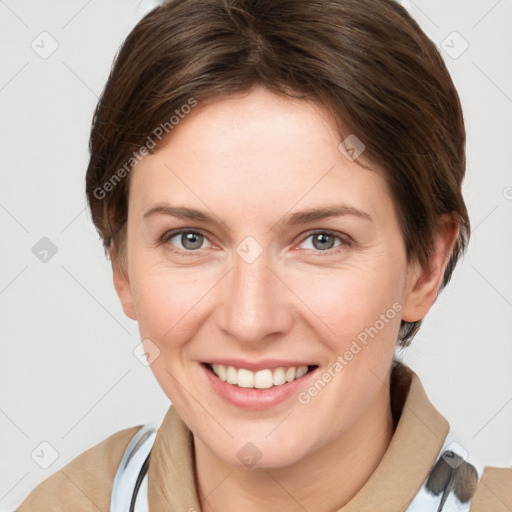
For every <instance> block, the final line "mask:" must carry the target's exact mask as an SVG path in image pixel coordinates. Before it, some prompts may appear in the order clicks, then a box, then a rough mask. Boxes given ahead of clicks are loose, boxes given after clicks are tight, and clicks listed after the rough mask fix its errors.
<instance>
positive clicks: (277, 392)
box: [199, 363, 318, 411]
mask: <svg viewBox="0 0 512 512" xmlns="http://www.w3.org/2000/svg"><path fill="white" fill-rule="evenodd" d="M199 366H200V367H201V371H202V372H203V373H204V374H205V375H206V378H207V379H208V382H209V383H210V385H211V386H212V388H213V389H214V390H215V391H216V392H217V393H218V394H219V395H220V396H221V397H222V398H224V399H225V400H226V401H227V402H229V403H230V404H232V405H236V406H237V407H240V408H242V409H250V410H256V411H258V410H263V409H268V408H270V407H273V406H274V405H277V404H279V403H281V402H284V401H285V400H286V399H288V398H290V397H291V396H293V395H296V394H298V393H299V392H300V390H301V388H304V387H305V385H307V383H308V382H309V380H310V378H311V377H312V375H314V374H315V373H316V371H317V370H318V367H316V368H315V369H313V370H311V371H310V372H308V373H306V374H305V375H303V376H302V377H300V378H298V379H296V380H292V381H291V382H287V383H286V384H282V385H280V386H273V387H271V388H267V389H256V388H240V387H238V386H237V385H236V384H228V383H227V382H224V381H222V380H220V379H219V377H217V375H216V374H215V373H213V372H212V371H211V370H210V369H209V368H207V367H206V365H205V364H204V363H202V364H200V365H199Z"/></svg>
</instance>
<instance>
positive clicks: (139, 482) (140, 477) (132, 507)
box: [129, 450, 151, 512]
mask: <svg viewBox="0 0 512 512" xmlns="http://www.w3.org/2000/svg"><path fill="white" fill-rule="evenodd" d="M150 455H151V450H150V452H149V453H148V456H147V457H146V460H145V461H144V464H142V467H141V468H140V471H139V475H138V476H137V480H136V482H135V487H134V488H133V494H132V500H131V502H130V510H129V512H135V502H136V501H137V495H138V494H139V489H140V486H141V485H142V481H143V480H144V477H145V476H146V473H147V472H148V468H149V456H150Z"/></svg>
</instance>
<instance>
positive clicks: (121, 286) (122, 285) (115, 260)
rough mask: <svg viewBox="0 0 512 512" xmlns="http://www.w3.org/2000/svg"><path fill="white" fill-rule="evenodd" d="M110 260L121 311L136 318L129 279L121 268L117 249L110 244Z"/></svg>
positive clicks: (133, 318)
mask: <svg viewBox="0 0 512 512" xmlns="http://www.w3.org/2000/svg"><path fill="white" fill-rule="evenodd" d="M109 254H110V261H111V262H112V273H113V277H114V287H115V289H116V292H117V296H118V297H119V300H120V301H121V305H122V306H123V311H124V313H125V315H126V316H127V317H128V318H131V319H132V320H137V315H136V313H135V307H134V306H133V297H132V289H131V287H130V281H129V279H128V276H127V274H126V273H125V272H126V270H125V269H123V268H121V264H120V262H119V257H118V255H117V251H116V250H115V248H114V245H113V244H112V245H111V246H110V249H109Z"/></svg>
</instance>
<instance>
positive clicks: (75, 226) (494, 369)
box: [0, 0, 512, 511]
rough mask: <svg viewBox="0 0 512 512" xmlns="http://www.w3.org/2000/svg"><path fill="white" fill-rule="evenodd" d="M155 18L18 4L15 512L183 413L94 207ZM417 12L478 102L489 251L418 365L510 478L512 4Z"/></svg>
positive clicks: (10, 187) (6, 86)
mask: <svg viewBox="0 0 512 512" xmlns="http://www.w3.org/2000/svg"><path fill="white" fill-rule="evenodd" d="M155 4H156V3H155V2H152V1H145V0H137V1H128V0H126V1H121V0H114V1H113V0H110V1H108V2H106V1H101V0H88V1H87V0H60V1H57V0H54V1H46V2H40V1H36V0H0V48H1V58H2V64H1V66H0V108H1V118H0V130H1V132H0V140H1V141H2V146H1V149H2V150H1V153H0V165H1V188H0V225H1V233H2V235H1V236H2V249H3V250H2V253H1V265H0V316H1V330H0V332H1V359H0V365H1V366H0V379H1V380H0V385H1V388H0V389H1V394H0V428H1V436H0V461H1V462H0V464H1V467H0V511H7V510H12V509H13V508H14V507H15V506H17V505H18V504H19V502H20V501H21V500H22V498H24V497H25V495H26V494H27V493H28V492H29V490H31V489H32V488H33V487H34V486H35V485H36V484H37V483H39V482H40V481H42V480H43V479H44V478H46V477H47V476H49V475H50V474H52V473H54V472H55V471H57V470H58V469H59V468H60V467H62V466H64V465H65V464H67V463H68V462H69V461H70V460H71V459H73V458H74V457H76V456H77V455H78V454H80V453H82V452H83V451H85V450H86V449H87V448H89V447H91V446H93V445H95V444H97V443H98V442H100V441H101V440H103V439H105V438H106V437H108V436H109V435H111V434H112V433H114V432H116V431H118V430H121V429H123V428H127V427H130V426H134V425H138V424H142V423H144V422H147V421H150V420H153V419H158V418H161V417H162V415H163V414H164V413H165V411H166V409H167V407H168V406H169V400H168V399H167V397H166V396H165V395H164V393H163V392H162V390H161V389H160V387H159V386H158V384H157V383H156V380H155V379H154V377H153V375H152V374H151V371H150V369H149V368H148V367H146V366H144V365H143V364H141V363H140V361H139V360H138V359H137V358H136V357H135V356H134V354H133V350H134V348H135V347H136V346H137V344H138V343H139V337H138V330H137V326H136V324H135V323H134V322H133V321H131V320H129V319H128V318H126V317H125V316H124V314H123V312H122V309H121V306H120V304H119V303H118V299H117V296H116V295H115V291H114V288H113V285H112V275H111V271H110V266H109V262H108V261H107V260H106V259H105V257H104V255H103V252H102V247H101V243H100V241H99V239H98V236H97V234H96V232H95V230H94V228H93V226H92V223H91V221H90V217H89V214H88V212H87V210H86V208H85V193H84V175H85V169H86V165H87V158H88V153H87V142H88V133H89V127H90V122H91V117H92V112H93V109H94V107H95V105H96V102H97V97H98V95H99V94H100V92H101V90H102V88H103V85H104V83H105V81H106V78H107V76H108V72H109V69H110V66H111V63H112V59H113V57H114V55H115V53H116V51H117V49H118V47H119V45H120V44H121V42H122V41H123V39H124V38H125V37H126V35H127V34H128V32H129V31H130V30H131V28H132V27H133V26H134V25H135V23H136V22H137V21H138V19H140V17H142V16H143V14H144V13H145V12H147V11H148V10H149V9H150V8H152V7H153V6H154V5H155ZM408 4H409V8H410V10H411V12H412V14H413V15H414V17H415V18H416V19H417V20H418V22H419V23H420V24H421V26H422V27H423V29H424V30H425V31H426V32H427V34H428V35H429V36H430V37H431V38H432V39H433V40H434V41H435V42H436V43H437V44H438V45H439V46H440V47H441V48H442V51H443V55H444V56H445V60H446V62H447V65H448V67H449V69H450V72H451V73H452V76H453V79H454V81H455V84H456V86H457V88H458V90H459V93H460V96H461V100H462V104H463V108H464V112H465V117H466V123H467V132H468V168H467V172H468V176H467V180H466V183H465V186H464V191H465V197H466V200H467V204H468V208H469V212H470V217H471V221H472V223H473V237H472V241H471V243H470V247H469V252H468V254H467V256H466V257H465V259H464V260H463V262H462V264H461V265H460V267H459V268H458V269H457V270H456V272H455V275H454V277H453V281H452V283H451V284H450V285H449V287H448V288H447V289H446V290H445V291H444V292H443V293H442V295H441V297H440V299H439V300H438V302H437V303H436V305H435V306H434V308H433V310H432V311H431V314H430V315H429V317H428V318H427V320H426V321H425V324H424V326H423V327H422V329H421V331H420V334H419V335H418V336H417V338H416V339H415V341H414V345H413V347H412V348H410V349H408V350H407V351H406V353H405V361H406V362H407V363H408V364H410V365H411V366H412V368H413V369H414V370H415V371H416V372H417V373H419V375H420V376H421V378H422V381H423V384H424V387H425V388H426V390H427V393H428V395H429V397H430V399H431V401H432V402H433V403H434V404H435V405H436V407H437V408H438V409H439V410H440V411H441V412H442V413H443V414H444V415H445V417H447V419H448V420H449V421H450V423H451V425H452V428H454V429H455V431H456V433H457V434H458V435H459V437H460V439H461V440H462V442H463V443H464V446H465V448H466V449H467V450H468V451H470V452H472V453H476V454H478V455H479V456H480V457H481V458H482V459H483V460H484V461H485V462H486V463H487V464H489V465H501V466H505V465H506V466H510V465H511V464H512V434H511V433H512V379H511V366H512V334H511V327H512V272H511V270H510V268H511V261H512V258H511V253H512V229H511V224H512V222H511V220H512V165H511V164H512V157H511V146H512V128H511V118H512V73H511V70H512V67H511V66H510V63H511V56H512V31H511V30H510V23H511V21H512V1H511V0H500V1H497V0H478V1H477V0H472V1H467V0H458V1H451V2H445V1H441V0H436V1H427V0H418V1H417V2H408ZM466 46H467V47H466ZM42 239H43V240H42ZM55 251H56V252H55Z"/></svg>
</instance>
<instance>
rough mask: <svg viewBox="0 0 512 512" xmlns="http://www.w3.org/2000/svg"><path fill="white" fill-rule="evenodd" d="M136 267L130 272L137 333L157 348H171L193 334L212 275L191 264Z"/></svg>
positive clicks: (212, 278) (212, 281)
mask: <svg viewBox="0 0 512 512" xmlns="http://www.w3.org/2000/svg"><path fill="white" fill-rule="evenodd" d="M139 268H140V270H137V269H135V271H134V273H133V278H132V293H133V299H134V306H135V310H136V312H137V321H138V324H139V329H140V333H141V336H142V337H143V338H150V339H151V340H154V342H155V343H156V344H157V345H158V346H159V348H160V349H161V350H164V349H165V350H172V348H173V347H175V346H178V345H180V344H183V343H185V342H186V341H187V340H190V339H191V338H192V337H193V336H194V333H195V332H196V329H195V328H194V326H195V327H197V321H198V314H200V312H201V310H202V307H201V306H202V304H201V303H202V302H203V301H204V302H207V300H206V301H205V298H206V297H207V295H208V292H209V290H211V289H212V287H213V286H214V285H215V283H216V279H215V276H213V275H212V273H211V272H210V273H207V272H203V271H200V270H198V269H193V268H189V269H186V270H185V269H169V268H160V267H153V268H150V267H147V266H143V265H141V266H140V267H139ZM217 280H218V279H217Z"/></svg>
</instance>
